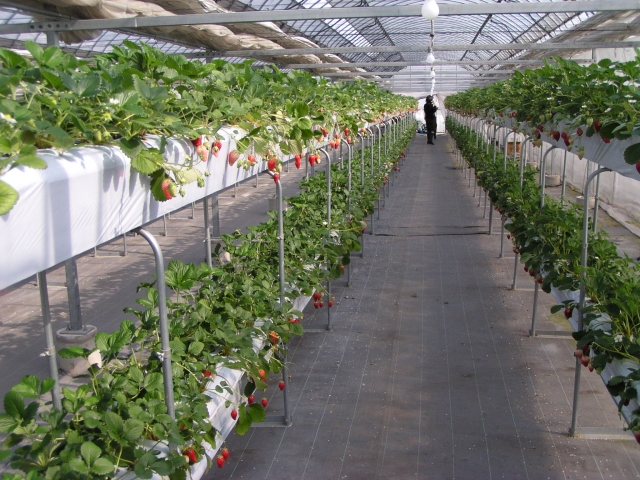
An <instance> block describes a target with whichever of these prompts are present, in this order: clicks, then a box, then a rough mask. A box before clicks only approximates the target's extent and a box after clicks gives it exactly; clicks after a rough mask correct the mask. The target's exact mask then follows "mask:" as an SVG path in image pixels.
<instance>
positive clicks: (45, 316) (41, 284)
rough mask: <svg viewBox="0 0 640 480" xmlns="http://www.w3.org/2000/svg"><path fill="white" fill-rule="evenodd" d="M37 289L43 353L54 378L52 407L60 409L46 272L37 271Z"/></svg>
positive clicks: (58, 382) (56, 360) (56, 363)
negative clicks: (44, 347)
mask: <svg viewBox="0 0 640 480" xmlns="http://www.w3.org/2000/svg"><path fill="white" fill-rule="evenodd" d="M36 278H37V279H38V289H39V290H40V308H41V309H42V320H43V322H44V338H45V341H46V343H47V349H46V350H45V355H46V356H47V357H49V376H50V377H51V378H52V379H53V380H54V382H55V385H54V386H53V390H52V391H51V397H52V400H53V406H54V408H57V409H58V410H60V408H61V406H62V404H61V401H60V399H61V397H60V380H59V378H58V359H57V358H56V344H55V340H54V336H53V328H52V327H51V308H50V307H49V291H48V289H47V273H46V272H38V274H37V275H36Z"/></svg>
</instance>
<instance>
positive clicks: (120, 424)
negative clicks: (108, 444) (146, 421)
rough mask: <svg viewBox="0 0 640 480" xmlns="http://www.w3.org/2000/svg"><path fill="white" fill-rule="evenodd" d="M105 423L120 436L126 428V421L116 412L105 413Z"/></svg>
mask: <svg viewBox="0 0 640 480" xmlns="http://www.w3.org/2000/svg"><path fill="white" fill-rule="evenodd" d="M104 421H105V423H106V424H107V428H108V429H109V430H110V431H111V432H113V433H116V434H118V436H120V432H122V429H123V428H124V421H123V420H122V417H121V416H120V415H118V414H117V413H115V412H105V414H104Z"/></svg>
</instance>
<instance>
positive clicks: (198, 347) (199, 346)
mask: <svg viewBox="0 0 640 480" xmlns="http://www.w3.org/2000/svg"><path fill="white" fill-rule="evenodd" d="M202 350H204V343H202V342H191V344H190V345H189V353H190V354H191V355H200V353H201V352H202Z"/></svg>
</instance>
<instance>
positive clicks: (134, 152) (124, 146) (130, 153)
mask: <svg viewBox="0 0 640 480" xmlns="http://www.w3.org/2000/svg"><path fill="white" fill-rule="evenodd" d="M118 146H119V147H120V150H122V153H124V154H125V155H126V156H127V157H129V158H135V157H137V156H138V154H139V153H140V152H141V151H142V149H143V148H144V143H142V140H140V139H139V138H138V137H133V138H130V139H129V140H127V139H126V138H123V139H121V140H120V143H118Z"/></svg>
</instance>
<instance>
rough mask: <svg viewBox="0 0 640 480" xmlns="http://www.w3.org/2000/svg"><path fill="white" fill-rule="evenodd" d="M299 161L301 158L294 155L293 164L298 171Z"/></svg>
mask: <svg viewBox="0 0 640 480" xmlns="http://www.w3.org/2000/svg"><path fill="white" fill-rule="evenodd" d="M301 160H302V157H301V156H300V155H296V156H295V157H294V161H295V164H296V168H298V169H299V168H300V161H301Z"/></svg>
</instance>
